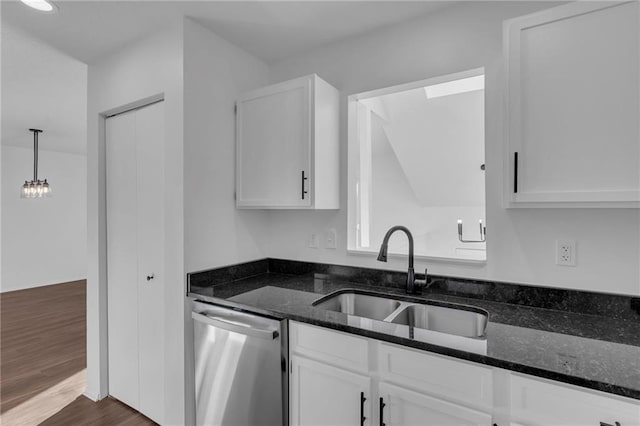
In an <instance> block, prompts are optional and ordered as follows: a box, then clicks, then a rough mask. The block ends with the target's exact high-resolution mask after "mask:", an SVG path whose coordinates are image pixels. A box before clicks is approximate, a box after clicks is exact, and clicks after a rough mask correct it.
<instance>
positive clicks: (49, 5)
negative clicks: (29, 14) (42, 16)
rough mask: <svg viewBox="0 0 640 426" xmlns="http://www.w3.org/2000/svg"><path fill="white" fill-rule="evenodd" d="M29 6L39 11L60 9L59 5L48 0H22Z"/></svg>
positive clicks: (47, 11) (50, 11) (52, 11)
mask: <svg viewBox="0 0 640 426" xmlns="http://www.w3.org/2000/svg"><path fill="white" fill-rule="evenodd" d="M20 1H21V2H22V3H24V4H26V5H27V6H29V7H31V8H33V9H35V10H37V11H38V12H44V13H54V12H56V11H57V10H58V7H57V6H56V5H55V4H54V3H53V2H51V1H48V0H20Z"/></svg>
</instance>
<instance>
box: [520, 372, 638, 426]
mask: <svg viewBox="0 0 640 426" xmlns="http://www.w3.org/2000/svg"><path fill="white" fill-rule="evenodd" d="M510 396H511V404H510V405H511V418H512V420H513V421H512V423H511V424H512V425H513V426H515V425H523V426H543V425H544V426H546V425H558V426H559V425H562V426H583V425H584V426H589V425H593V426H639V425H640V401H637V400H631V399H627V398H621V397H620V398H619V397H616V396H615V395H607V394H603V393H601V392H597V391H592V390H589V389H581V388H578V387H576V386H571V385H565V384H562V383H556V382H552V381H550V380H544V379H538V378H534V377H529V376H524V375H521V374H516V373H514V374H512V375H511V393H510Z"/></svg>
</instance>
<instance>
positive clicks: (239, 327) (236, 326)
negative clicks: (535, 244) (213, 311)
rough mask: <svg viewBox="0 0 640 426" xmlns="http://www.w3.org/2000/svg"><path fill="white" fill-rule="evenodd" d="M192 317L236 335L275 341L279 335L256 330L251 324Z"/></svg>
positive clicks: (268, 331) (271, 331)
mask: <svg viewBox="0 0 640 426" xmlns="http://www.w3.org/2000/svg"><path fill="white" fill-rule="evenodd" d="M191 317H192V318H193V319H194V320H195V321H198V322H201V323H204V324H208V325H211V326H213V327H218V328H222V329H223V330H227V331H231V332H234V333H239V334H244V335H245V336H251V337H258V338H260V339H266V340H273V339H277V338H278V336H279V334H278V331H277V330H264V329H260V328H255V327H253V326H251V325H249V324H242V323H237V322H230V321H226V320H225V319H223V318H219V317H210V316H209V315H204V314H200V313H198V312H191Z"/></svg>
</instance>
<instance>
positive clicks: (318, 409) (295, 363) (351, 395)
mask: <svg viewBox="0 0 640 426" xmlns="http://www.w3.org/2000/svg"><path fill="white" fill-rule="evenodd" d="M291 366H292V371H291V388H290V389H291V425H292V426H298V425H299V426H314V425H316V426H331V425H335V426H343V425H371V424H373V423H372V422H371V415H370V407H371V397H370V379H369V378H368V377H366V376H362V375H360V374H354V373H351V372H348V371H346V370H342V369H340V368H336V367H332V366H330V365H327V364H322V363H319V362H316V361H311V360H309V359H306V358H301V357H298V356H292V357H291ZM361 397H364V398H366V400H365V401H364V403H363V404H362V405H361ZM361 407H362V411H361ZM361 416H364V417H366V419H365V420H364V422H361Z"/></svg>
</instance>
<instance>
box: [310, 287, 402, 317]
mask: <svg viewBox="0 0 640 426" xmlns="http://www.w3.org/2000/svg"><path fill="white" fill-rule="evenodd" d="M313 305H314V306H315V307H317V308H321V309H325V310H327V311H335V312H342V313H345V314H349V315H355V316H358V317H364V318H370V319H375V320H380V321H382V320H384V319H385V318H387V317H388V316H389V315H391V314H392V313H393V312H394V311H395V310H396V309H398V307H400V302H398V301H397V300H393V299H390V298H387V297H378V296H370V295H367V294H359V293H355V292H346V293H339V294H335V295H333V296H332V295H329V296H326V297H323V298H322V299H319V300H317V301H315V302H314V303H313Z"/></svg>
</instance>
